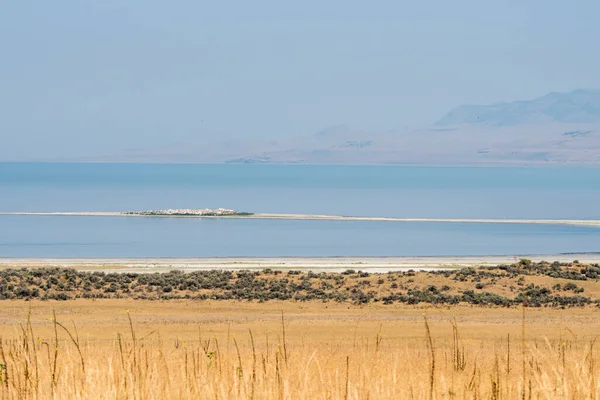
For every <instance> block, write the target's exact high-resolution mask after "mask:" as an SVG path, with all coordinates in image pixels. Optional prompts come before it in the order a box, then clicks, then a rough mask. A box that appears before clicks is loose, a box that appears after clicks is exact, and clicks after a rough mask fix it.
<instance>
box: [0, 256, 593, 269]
mask: <svg viewBox="0 0 600 400" xmlns="http://www.w3.org/2000/svg"><path fill="white" fill-rule="evenodd" d="M519 258H528V259H531V260H533V261H536V262H537V261H544V260H545V261H550V262H553V261H559V262H571V261H574V260H579V262H581V263H592V264H594V263H600V254H559V255H530V256H519V257H516V256H473V257H272V258H271V257H263V258H260V257H226V258H0V269H6V268H51V267H64V268H74V269H77V270H81V271H104V272H138V273H154V272H166V271H171V270H181V271H187V272H190V271H198V270H212V269H218V270H263V269H265V268H271V269H274V270H284V271H286V270H303V271H309V270H310V271H314V272H343V271H346V270H348V269H354V270H356V271H359V270H360V271H366V272H389V271H402V270H409V269H414V270H432V269H450V268H462V267H469V266H486V265H488V266H489V265H499V264H512V263H514V262H517V261H518V260H519Z"/></svg>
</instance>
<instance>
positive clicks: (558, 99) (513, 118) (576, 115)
mask: <svg viewBox="0 0 600 400" xmlns="http://www.w3.org/2000/svg"><path fill="white" fill-rule="evenodd" d="M549 122H559V123H593V122H600V90H582V89H580V90H574V91H572V92H569V93H556V92H553V93H548V94H547V95H544V96H541V97H538V98H535V99H533V100H528V101H513V102H508V103H507V102H503V103H496V104H490V105H463V106H459V107H457V108H455V109H453V110H451V111H450V112H449V113H448V114H446V115H445V116H444V117H442V118H441V119H440V120H438V121H437V122H436V123H435V125H460V124H477V125H479V124H483V125H498V126H510V125H518V124H536V123H549Z"/></svg>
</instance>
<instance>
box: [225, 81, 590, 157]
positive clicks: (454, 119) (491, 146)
mask: <svg viewBox="0 0 600 400" xmlns="http://www.w3.org/2000/svg"><path fill="white" fill-rule="evenodd" d="M276 147H277V148H275V149H270V150H264V151H261V152H258V153H254V154H248V155H244V156H242V157H238V158H232V159H230V160H228V162H246V163H318V164H415V165H419V164H420V165H470V164H482V165H503V164H507V165H510V164H548V163H573V164H588V163H598V162H600V90H575V91H572V92H569V93H549V94H547V95H544V96H542V97H538V98H536V99H533V100H525V101H514V102H503V103H496V104H490V105H464V106H459V107H457V108H455V109H454V110H451V111H450V112H449V113H448V114H446V115H445V116H443V117H442V118H441V119H440V120H438V121H437V122H435V123H434V124H433V125H432V126H430V127H424V128H422V129H390V130H388V131H379V132H372V131H365V130H362V129H359V128H355V127H351V126H345V125H340V126H334V127H330V128H327V129H324V130H323V131H321V132H318V133H316V134H315V135H313V136H309V137H306V138H301V139H298V140H296V141H293V142H289V143H281V144H278V146H276Z"/></svg>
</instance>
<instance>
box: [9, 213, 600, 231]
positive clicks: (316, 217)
mask: <svg viewBox="0 0 600 400" xmlns="http://www.w3.org/2000/svg"><path fill="white" fill-rule="evenodd" d="M0 215H30V216H72V217H135V218H197V219H215V218H222V219H270V220H307V221H372V222H377V221H379V222H406V223H409V222H435V223H475V224H527V225H535V224H542V225H569V226H587V227H600V220H583V219H501V218H398V217H359V216H343V215H321V214H270V213H255V214H250V215H219V216H213V215H140V214H127V213H124V212H110V211H108V212H102V211H90V212H85V211H81V212H67V211H64V212H62V211H61V212H20V211H13V212H0Z"/></svg>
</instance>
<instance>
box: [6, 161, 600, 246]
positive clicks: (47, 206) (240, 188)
mask: <svg viewBox="0 0 600 400" xmlns="http://www.w3.org/2000/svg"><path fill="white" fill-rule="evenodd" d="M599 199H600V168H597V167H585V168H584V167H578V168H575V167H544V168H527V167H523V168H491V167H490V168H488V167H471V168H468V167H465V168H463V167H456V168H447V167H369V166H352V167H349V166H302V165H198V164H38V163H0V211H129V210H144V209H160V208H205V207H208V208H216V207H225V208H234V209H238V210H242V211H250V212H272V213H318V214H337V215H356V216H394V217H422V218H428V217H431V218H434V217H439V218H528V219H529V218H531V219H568V218H573V219H600V207H599V206H598V205H597V204H598V203H599ZM598 251H600V229H597V228H589V227H569V226H550V225H504V224H502V225H496V224H462V223H452V224H448V223H392V222H350V221H282V220H200V219H182V218H158V219H157V218H120V217H48V216H12V215H10V216H8V215H5V216H0V257H210V256H402V255H410V256H417V255H424V256H433V255H521V254H556V253H577V252H598Z"/></svg>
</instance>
